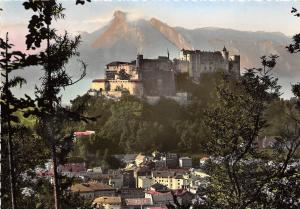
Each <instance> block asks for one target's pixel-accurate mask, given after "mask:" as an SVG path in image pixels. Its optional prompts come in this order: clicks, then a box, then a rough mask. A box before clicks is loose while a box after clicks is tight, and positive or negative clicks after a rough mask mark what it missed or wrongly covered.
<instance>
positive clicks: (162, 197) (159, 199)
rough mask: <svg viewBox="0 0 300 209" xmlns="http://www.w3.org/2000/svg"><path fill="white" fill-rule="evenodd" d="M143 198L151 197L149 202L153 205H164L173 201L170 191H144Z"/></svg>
mask: <svg viewBox="0 0 300 209" xmlns="http://www.w3.org/2000/svg"><path fill="white" fill-rule="evenodd" d="M145 198H149V199H151V202H152V204H153V205H154V206H160V207H165V206H166V205H167V204H173V203H174V199H173V195H172V194H171V192H157V191H153V190H149V191H146V192H145Z"/></svg>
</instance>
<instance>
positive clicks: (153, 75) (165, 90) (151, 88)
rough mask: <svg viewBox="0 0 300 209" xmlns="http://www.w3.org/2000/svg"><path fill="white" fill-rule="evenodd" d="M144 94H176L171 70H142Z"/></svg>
mask: <svg viewBox="0 0 300 209" xmlns="http://www.w3.org/2000/svg"><path fill="white" fill-rule="evenodd" d="M142 78H143V87H144V94H145V95H146V96H172V95H175V94H176V89H175V79H174V72H173V71H156V70H152V71H150V70H148V71H142Z"/></svg>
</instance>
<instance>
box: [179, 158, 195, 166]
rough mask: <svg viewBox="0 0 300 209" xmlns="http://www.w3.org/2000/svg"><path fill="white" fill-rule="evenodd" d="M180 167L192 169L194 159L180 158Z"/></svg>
mask: <svg viewBox="0 0 300 209" xmlns="http://www.w3.org/2000/svg"><path fill="white" fill-rule="evenodd" d="M179 167H180V168H191V167H192V158H190V157H180V158H179Z"/></svg>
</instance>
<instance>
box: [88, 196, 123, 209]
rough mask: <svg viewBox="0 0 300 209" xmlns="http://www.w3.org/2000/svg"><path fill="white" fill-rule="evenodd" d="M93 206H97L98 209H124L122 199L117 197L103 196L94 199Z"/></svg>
mask: <svg viewBox="0 0 300 209" xmlns="http://www.w3.org/2000/svg"><path fill="white" fill-rule="evenodd" d="M93 204H95V205H96V206H97V207H98V208H104V209H121V208H122V201H121V197H117V196H101V197H98V198H96V199H94V201H93Z"/></svg>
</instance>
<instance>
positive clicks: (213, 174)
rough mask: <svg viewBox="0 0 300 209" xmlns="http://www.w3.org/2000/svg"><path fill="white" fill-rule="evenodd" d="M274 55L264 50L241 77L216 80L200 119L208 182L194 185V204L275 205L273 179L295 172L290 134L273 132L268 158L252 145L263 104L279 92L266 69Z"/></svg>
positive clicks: (260, 126) (260, 127) (260, 124)
mask: <svg viewBox="0 0 300 209" xmlns="http://www.w3.org/2000/svg"><path fill="white" fill-rule="evenodd" d="M276 58H277V56H270V57H269V58H267V57H265V56H264V57H262V58H261V59H262V66H263V67H262V68H258V69H257V68H253V69H247V71H246V72H245V73H244V75H243V76H241V78H240V79H238V80H232V79H227V78H225V79H224V82H223V83H222V84H220V85H219V86H218V88H217V98H216V102H215V103H214V104H213V105H211V106H210V107H209V108H208V109H207V111H206V114H205V120H204V124H205V128H206V129H207V130H208V134H207V138H208V142H207V143H206V144H205V146H206V147H207V152H208V153H209V154H210V155H211V161H210V162H209V163H208V164H207V167H206V172H207V173H208V174H209V175H210V184H209V185H208V187H206V188H201V189H200V190H199V196H200V197H201V200H202V201H201V202H200V203H201V204H200V205H199V206H198V207H200V208H239V209H242V208H244V209H246V208H273V207H269V206H270V205H274V204H273V203H274V201H272V198H271V197H272V196H273V195H277V194H278V190H279V189H280V187H276V183H278V182H280V181H282V180H284V179H286V178H289V177H291V176H294V175H295V174H296V173H297V171H296V170H294V169H293V168H292V167H290V168H288V167H289V166H288V165H290V163H292V162H293V160H294V155H293V154H294V152H295V149H297V147H296V146H292V147H291V146H290V142H291V141H290V140H287V139H286V138H285V137H278V139H277V146H276V147H274V149H273V150H272V151H273V154H272V161H269V159H267V160H266V158H265V157H266V156H265V153H264V152H263V150H260V149H257V146H256V140H257V137H258V136H259V135H260V133H261V132H262V130H263V129H264V128H266V127H267V126H268V123H267V121H266V119H265V115H264V113H265V111H266V110H267V107H268V104H269V103H270V102H271V101H273V100H274V99H276V98H278V96H279V89H280V86H278V85H277V79H276V78H274V77H273V76H272V74H271V73H272V69H273V67H274V66H275V64H276ZM298 141H299V139H298ZM283 147H289V148H288V149H287V150H285V149H283ZM270 163H271V164H270ZM277 186H278V185H277ZM288 195H289V194H287V196H288ZM276 201H280V200H278V199H277V200H276ZM281 203H283V202H281ZM274 208H279V207H277V206H274Z"/></svg>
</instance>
